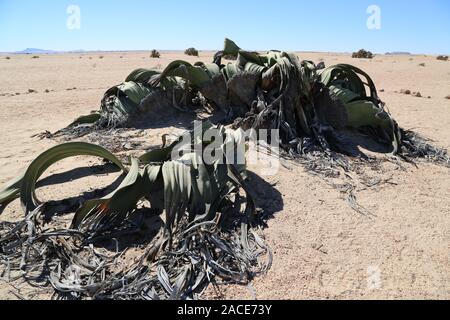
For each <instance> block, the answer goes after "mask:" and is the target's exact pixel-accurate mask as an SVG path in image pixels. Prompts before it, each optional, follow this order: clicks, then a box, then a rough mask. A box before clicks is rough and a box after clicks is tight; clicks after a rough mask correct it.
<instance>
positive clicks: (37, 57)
mask: <svg viewBox="0 0 450 320" xmlns="http://www.w3.org/2000/svg"><path fill="white" fill-rule="evenodd" d="M31 59H39V56H32V57H31Z"/></svg>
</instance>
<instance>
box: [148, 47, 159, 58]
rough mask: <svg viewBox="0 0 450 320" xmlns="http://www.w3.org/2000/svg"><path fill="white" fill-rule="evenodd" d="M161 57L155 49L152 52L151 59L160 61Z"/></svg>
mask: <svg viewBox="0 0 450 320" xmlns="http://www.w3.org/2000/svg"><path fill="white" fill-rule="evenodd" d="M160 57H161V54H160V53H159V52H158V51H156V50H155V49H153V50H152V52H151V53H150V58H154V59H159V58H160Z"/></svg>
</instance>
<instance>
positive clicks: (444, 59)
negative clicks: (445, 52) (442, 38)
mask: <svg viewBox="0 0 450 320" xmlns="http://www.w3.org/2000/svg"><path fill="white" fill-rule="evenodd" d="M436 59H438V60H441V61H447V60H448V56H438V57H437V58H436Z"/></svg>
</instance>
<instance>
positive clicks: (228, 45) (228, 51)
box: [223, 38, 241, 56]
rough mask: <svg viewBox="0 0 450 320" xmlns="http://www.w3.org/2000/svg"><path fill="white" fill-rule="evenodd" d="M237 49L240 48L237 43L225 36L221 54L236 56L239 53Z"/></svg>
mask: <svg viewBox="0 0 450 320" xmlns="http://www.w3.org/2000/svg"><path fill="white" fill-rule="evenodd" d="M239 50H241V48H239V47H238V45H237V44H236V43H235V42H234V41H233V40H230V39H228V38H225V41H224V44H223V54H224V55H226V56H237V55H238V53H239Z"/></svg>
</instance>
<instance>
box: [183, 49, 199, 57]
mask: <svg viewBox="0 0 450 320" xmlns="http://www.w3.org/2000/svg"><path fill="white" fill-rule="evenodd" d="M184 54H187V55H188V56H194V57H198V50H197V49H195V48H188V49H186V50H185V51H184Z"/></svg>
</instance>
